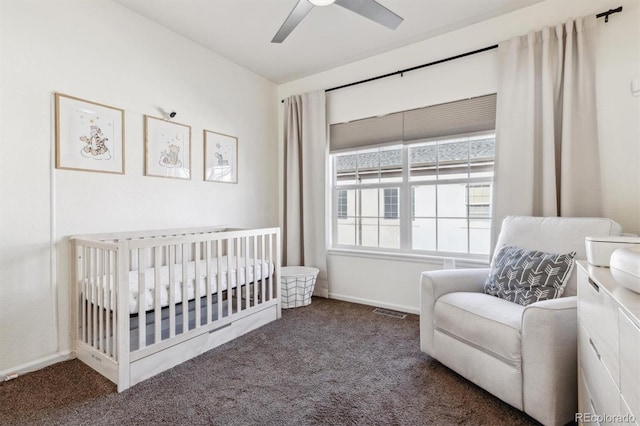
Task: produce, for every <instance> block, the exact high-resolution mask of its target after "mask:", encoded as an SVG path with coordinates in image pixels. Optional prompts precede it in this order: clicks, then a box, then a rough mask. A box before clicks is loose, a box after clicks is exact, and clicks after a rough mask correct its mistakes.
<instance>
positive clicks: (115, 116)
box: [55, 93, 124, 174]
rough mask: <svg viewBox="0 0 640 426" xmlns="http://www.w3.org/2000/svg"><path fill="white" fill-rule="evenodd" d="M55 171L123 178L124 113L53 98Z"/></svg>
mask: <svg viewBox="0 0 640 426" xmlns="http://www.w3.org/2000/svg"><path fill="white" fill-rule="evenodd" d="M55 122H56V123H55V126H56V168H58V169H68V170H83V171H89V172H102V173H118V174H124V110H121V109H119V108H114V107H110V106H108V105H102V104H98V103H95V102H91V101H87V100H84V99H80V98H75V97H73V96H68V95H63V94H61V93H56V94H55Z"/></svg>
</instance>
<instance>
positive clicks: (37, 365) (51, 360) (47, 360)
mask: <svg viewBox="0 0 640 426" xmlns="http://www.w3.org/2000/svg"><path fill="white" fill-rule="evenodd" d="M73 358H75V351H64V352H58V353H55V354H51V355H47V356H45V357H42V358H38V359H36V360H34V361H30V362H27V363H24V364H20V365H17V366H15V367H13V368H9V369H7V370H4V371H0V382H2V381H4V380H8V379H15V378H17V377H19V376H22V375H24V374H27V373H31V372H34V371H37V370H41V369H43V368H45V367H49V366H50V365H53V364H57V363H59V362H63V361H68V360H70V359H73Z"/></svg>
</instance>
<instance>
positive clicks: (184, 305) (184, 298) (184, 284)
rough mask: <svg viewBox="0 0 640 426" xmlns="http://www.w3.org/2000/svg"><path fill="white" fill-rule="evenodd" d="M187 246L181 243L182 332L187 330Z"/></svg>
mask: <svg viewBox="0 0 640 426" xmlns="http://www.w3.org/2000/svg"><path fill="white" fill-rule="evenodd" d="M188 249H189V247H188V246H187V244H184V243H183V244H182V332H183V333H186V332H187V331H188V330H189V297H188V294H187V285H188V283H187V278H188V277H187V272H188V267H189V264H188V260H189V250H188Z"/></svg>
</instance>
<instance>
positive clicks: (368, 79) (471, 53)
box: [280, 6, 622, 102]
mask: <svg viewBox="0 0 640 426" xmlns="http://www.w3.org/2000/svg"><path fill="white" fill-rule="evenodd" d="M618 12H622V6H619V7H617V8H615V9H609V10H607V11H606V12H601V13H598V14H597V15H596V18H602V17H603V16H604V22H605V23H606V22H609V15H612V14H614V13H618ZM497 47H498V45H497V44H494V45H493V46H488V47H483V48H482V49H477V50H472V51H471V52H466V53H461V54H459V55H455V56H450V57H448V58H444V59H440V60H437V61H433V62H429V63H427V64H422V65H417V66H415V67H411V68H405V69H403V70H400V71H395V72H390V73H388V74H383V75H379V76H377V77H371V78H367V79H365V80H360V81H356V82H353V83H349V84H343V85H342V86H336V87H332V88H330V89H325V91H324V92H325V93H328V92H332V91H334V90H338V89H344V88H346V87H351V86H356V85H358V84H362V83H368V82H370V81H375V80H380V79H381V78H387V77H391V76H394V75H398V74H400V75H401V76H402V75H403V74H404V73H405V72H409V71H415V70H419V69H421V68H426V67H430V66H432V65H438V64H442V63H443V62H449V61H453V60H454V59H460V58H464V57H465V56H471V55H475V54H476V53H482V52H486V51H487V50H493V49H496V48H497ZM280 102H284V99H283V100H281V101H280Z"/></svg>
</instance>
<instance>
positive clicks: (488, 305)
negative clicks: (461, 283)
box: [434, 292, 525, 368]
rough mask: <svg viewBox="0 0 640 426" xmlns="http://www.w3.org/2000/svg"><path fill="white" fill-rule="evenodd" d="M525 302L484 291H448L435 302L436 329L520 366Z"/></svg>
mask: <svg viewBox="0 0 640 426" xmlns="http://www.w3.org/2000/svg"><path fill="white" fill-rule="evenodd" d="M524 310H525V306H522V305H518V304H516V303H512V302H509V301H506V300H502V299H498V298H495V297H493V296H489V295H487V294H484V293H465V292H459V293H449V294H445V295H444V296H442V297H440V298H439V299H438V301H437V302H436V306H435V315H434V316H435V318H434V326H435V329H436V330H437V331H439V332H441V333H444V334H447V335H449V336H450V337H453V338H455V339H457V340H460V341H462V342H463V343H466V344H467V345H470V346H473V347H475V348H476V349H479V350H481V351H483V352H485V353H487V354H489V355H492V356H494V357H496V358H498V359H500V360H501V361H502V362H504V363H507V364H510V365H512V366H516V367H518V368H519V366H520V361H521V342H520V325H521V323H522V314H523V312H524Z"/></svg>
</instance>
